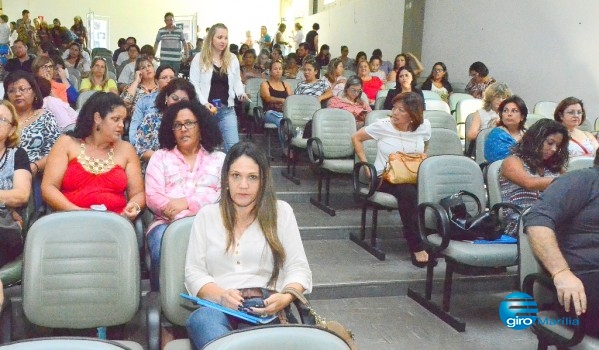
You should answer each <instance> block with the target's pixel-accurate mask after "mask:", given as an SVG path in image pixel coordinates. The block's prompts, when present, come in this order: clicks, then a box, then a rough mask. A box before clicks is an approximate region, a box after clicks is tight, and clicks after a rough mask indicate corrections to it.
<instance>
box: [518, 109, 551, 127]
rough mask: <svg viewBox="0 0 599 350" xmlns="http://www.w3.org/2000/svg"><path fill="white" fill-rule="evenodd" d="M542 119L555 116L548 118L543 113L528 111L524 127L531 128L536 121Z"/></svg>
mask: <svg viewBox="0 0 599 350" xmlns="http://www.w3.org/2000/svg"><path fill="white" fill-rule="evenodd" d="M541 119H553V117H551V118H548V117H546V116H544V115H541V114H535V113H528V114H527V115H526V122H525V123H524V127H526V128H527V129H529V128H530V127H531V126H532V125H533V124H534V123H536V122H538V121H539V120H541Z"/></svg>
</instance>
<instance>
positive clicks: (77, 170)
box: [42, 92, 145, 220]
mask: <svg viewBox="0 0 599 350" xmlns="http://www.w3.org/2000/svg"><path fill="white" fill-rule="evenodd" d="M126 116H127V110H126V108H125V104H124V103H123V100H121V99H120V98H119V97H118V96H116V95H115V94H113V93H107V92H97V93H95V94H94V95H92V96H91V97H90V99H89V100H88V101H87V102H86V103H85V104H84V105H83V108H82V109H81V113H80V114H79V118H78V119H77V124H76V125H75V131H74V133H73V135H72V136H70V135H63V136H61V137H60V138H59V139H58V141H57V142H56V144H55V145H54V147H53V148H52V151H50V155H49V156H48V161H47V167H46V171H45V174H44V179H43V181H42V196H43V197H44V200H45V201H46V203H48V205H50V206H51V207H52V209H54V210H88V209H98V210H108V211H112V212H115V213H118V214H121V215H123V216H125V217H127V218H128V219H130V220H134V219H135V217H137V215H138V214H139V212H140V211H141V210H142V209H143V208H144V207H145V194H144V186H143V179H142V175H141V167H140V163H139V158H138V157H137V154H136V153H135V150H134V148H133V146H131V144H130V143H128V142H125V141H122V140H121V136H122V134H123V129H124V126H123V121H124V119H125V118H126ZM125 193H126V197H125Z"/></svg>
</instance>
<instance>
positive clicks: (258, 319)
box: [179, 293, 277, 324]
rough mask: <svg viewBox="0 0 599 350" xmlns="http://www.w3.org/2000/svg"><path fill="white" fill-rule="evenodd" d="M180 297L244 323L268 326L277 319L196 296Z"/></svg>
mask: <svg viewBox="0 0 599 350" xmlns="http://www.w3.org/2000/svg"><path fill="white" fill-rule="evenodd" d="M179 296H180V297H182V298H185V299H189V300H191V301H193V302H194V303H196V304H198V305H202V306H207V307H211V308H213V309H216V310H218V311H221V312H224V313H225V314H227V315H231V316H234V317H237V318H239V319H242V320H244V321H247V322H250V323H253V324H267V323H270V322H271V321H272V320H274V319H275V318H277V316H276V315H271V316H266V317H258V316H254V315H251V314H248V313H247V312H243V311H238V310H233V309H229V308H228V307H224V306H222V305H220V304H217V303H213V302H211V301H208V300H206V299H202V298H198V297H194V296H191V295H189V294H185V293H181V294H179Z"/></svg>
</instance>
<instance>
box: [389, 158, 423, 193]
mask: <svg viewBox="0 0 599 350" xmlns="http://www.w3.org/2000/svg"><path fill="white" fill-rule="evenodd" d="M425 159H426V154H424V153H403V152H395V153H391V154H390V155H389V160H388V161H387V165H386V166H385V170H384V171H383V176H382V178H383V180H385V181H387V182H388V183H390V184H394V185H397V184H416V182H417V180H418V168H419V167H420V163H422V161H423V160H425Z"/></svg>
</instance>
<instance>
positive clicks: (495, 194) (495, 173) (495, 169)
mask: <svg viewBox="0 0 599 350" xmlns="http://www.w3.org/2000/svg"><path fill="white" fill-rule="evenodd" d="M501 164H503V159H501V160H497V161H494V162H493V163H491V165H489V167H488V168H487V174H486V177H487V179H486V180H487V181H486V182H487V192H488V195H489V197H488V198H489V207H492V206H494V205H495V204H497V203H501V187H500V186H499V172H500V171H501Z"/></svg>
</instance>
